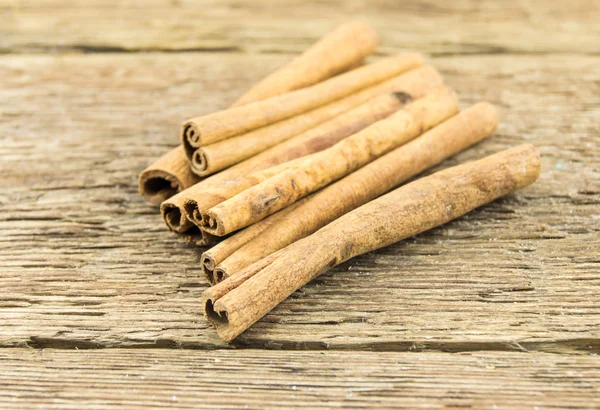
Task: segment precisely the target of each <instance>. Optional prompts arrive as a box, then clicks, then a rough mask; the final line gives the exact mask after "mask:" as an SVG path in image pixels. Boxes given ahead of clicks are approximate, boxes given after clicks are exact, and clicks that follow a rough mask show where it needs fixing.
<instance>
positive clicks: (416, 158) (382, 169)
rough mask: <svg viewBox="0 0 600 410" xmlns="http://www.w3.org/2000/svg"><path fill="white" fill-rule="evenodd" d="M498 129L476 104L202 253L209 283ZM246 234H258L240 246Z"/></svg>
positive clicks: (491, 114) (486, 109)
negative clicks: (299, 204)
mask: <svg viewBox="0 0 600 410" xmlns="http://www.w3.org/2000/svg"><path fill="white" fill-rule="evenodd" d="M497 124H498V118H497V115H496V110H495V109H494V107H493V106H492V105H491V104H489V103H485V102H481V103H478V104H475V105H473V106H471V107H469V108H467V109H466V110H465V111H462V112H461V113H459V114H457V115H455V116H453V117H451V118H449V119H447V120H446V121H444V122H443V123H441V124H439V125H437V126H436V127H434V128H432V129H431V130H429V131H427V132H425V133H424V134H423V135H421V136H419V137H417V138H415V139H414V140H412V141H410V142H408V143H407V144H405V145H403V146H401V147H399V148H396V149H395V150H394V151H391V152H389V153H387V154H385V155H383V156H382V157H380V158H378V159H376V160H375V161H373V162H371V163H369V164H367V165H365V166H364V167H362V168H361V169H359V170H357V171H355V172H353V173H352V174H350V175H348V176H347V177H345V178H342V179H341V180H339V181H337V182H335V183H334V184H331V185H329V186H327V187H325V188H323V189H322V190H320V191H319V192H317V193H315V194H314V195H312V196H310V197H308V198H306V199H305V202H304V203H303V204H302V206H299V207H296V208H294V211H293V212H288V213H286V214H285V217H282V216H281V213H282V212H284V211H287V210H288V209H290V208H291V207H288V208H285V209H284V210H283V211H280V212H278V213H276V214H274V215H271V216H269V217H268V218H266V219H263V220H262V221H260V222H257V223H255V224H254V225H251V226H249V227H248V228H246V229H244V230H242V231H240V232H238V233H236V234H234V235H232V236H231V237H229V238H227V239H225V240H224V241H222V242H221V243H219V245H217V246H215V247H214V248H211V249H209V250H207V251H206V252H204V253H203V254H202V260H203V263H204V265H205V268H204V269H205V271H206V272H209V271H210V277H211V279H212V280H213V281H217V282H220V281H221V280H222V279H223V278H227V277H229V276H231V275H232V274H235V273H236V272H239V271H241V270H242V269H243V268H245V267H246V266H248V265H251V264H252V263H254V262H256V261H258V260H260V259H262V258H264V257H265V256H267V255H269V254H271V253H273V252H275V251H277V250H279V249H282V248H284V247H286V246H288V245H289V244H291V243H293V242H295V241H297V240H299V239H301V238H304V237H305V236H308V235H310V234H312V233H313V232H316V231H317V230H318V229H320V228H322V227H323V226H325V225H327V224H328V223H330V222H332V221H334V220H335V219H337V218H339V217H340V216H342V215H344V214H345V213H347V212H350V211H351V210H352V209H355V208H357V207H359V206H361V205H363V204H365V203H367V202H369V201H371V200H373V199H375V198H377V197H378V196H380V195H382V194H384V193H385V192H387V191H389V190H390V189H392V188H394V187H396V186H398V185H400V184H401V183H403V182H405V181H407V180H408V179H410V178H412V177H413V176H415V175H417V174H419V173H421V172H423V171H424V170H426V169H428V168H431V167H433V166H434V165H436V164H439V163H440V162H442V161H443V160H445V159H446V158H449V157H451V156H453V155H455V154H457V153H458V152H460V151H462V150H464V149H466V148H468V147H469V146H471V145H473V144H475V143H477V142H479V141H481V140H482V139H483V138H485V137H487V136H488V135H490V134H491V133H493V132H494V130H495V129H496V125H497ZM275 219H276V220H277V221H276V223H275ZM248 230H252V231H253V232H259V233H260V234H257V235H255V236H254V237H253V238H252V240H251V241H244V243H243V244H241V245H239V246H238V244H239V243H240V242H241V239H242V238H244V237H246V236H248V233H246V231H248ZM238 237H239V238H238Z"/></svg>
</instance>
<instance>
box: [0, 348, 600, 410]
mask: <svg viewBox="0 0 600 410" xmlns="http://www.w3.org/2000/svg"><path fill="white" fill-rule="evenodd" d="M0 367H1V368H2V372H1V374H0V383H1V384H2V386H3V388H2V390H1V391H0V408H7V409H20V408H23V409H31V408H45V409H58V408H60V409H81V408H86V409H100V408H101V409H107V408H127V409H147V408H181V409H187V408H198V407H201V408H249V409H265V408H348V407H352V408H373V407H377V408H408V409H415V408H436V409H437V408H449V407H450V408H458V407H460V408H499V409H524V408H526V409H535V408H548V409H565V408H569V409H583V408H590V409H592V408H598V407H600V394H599V393H600V358H598V357H592V356H586V357H581V356H579V357H578V356H570V357H565V356H562V355H553V354H543V353H537V354H527V353H515V352H512V353H501V352H487V353H471V354H448V353H421V354H414V353H381V352H380V353H374V352H320V353H318V352H312V353H311V352H268V351H260V350H244V351H234V352H231V351H230V352H228V351H217V352H203V351H189V350H188V351H181V350H172V349H147V350H139V349H129V350H127V349H107V350H100V351H79V352H77V351H64V350H52V349H50V350H48V349H46V350H42V351H31V350H26V349H2V350H0Z"/></svg>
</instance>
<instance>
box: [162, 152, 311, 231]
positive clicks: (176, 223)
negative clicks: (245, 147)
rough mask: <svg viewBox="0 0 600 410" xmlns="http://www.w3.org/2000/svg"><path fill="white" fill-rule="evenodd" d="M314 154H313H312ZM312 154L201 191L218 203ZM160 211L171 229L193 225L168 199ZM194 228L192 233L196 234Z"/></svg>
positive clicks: (298, 164) (304, 161) (302, 162)
mask: <svg viewBox="0 0 600 410" xmlns="http://www.w3.org/2000/svg"><path fill="white" fill-rule="evenodd" d="M312 155H315V154H312ZM312 155H307V156H305V157H301V158H296V159H293V160H291V161H288V162H284V163H283V164H279V165H276V166H274V167H271V168H267V169H265V170H262V171H258V172H255V173H253V174H250V175H247V176H245V177H239V178H235V179H232V180H227V181H224V182H222V183H213V184H212V185H210V188H207V189H206V190H205V191H204V192H203V198H204V199H205V200H206V201H207V202H208V203H215V204H218V203H220V202H222V201H224V200H226V199H227V198H231V197H232V196H234V195H235V194H237V193H239V192H242V191H243V190H245V189H248V188H250V187H252V186H254V185H256V184H258V183H260V182H262V181H264V180H266V179H269V178H271V177H273V176H275V175H277V174H279V173H281V172H283V171H286V170H290V169H294V168H296V167H303V166H305V165H306V164H307V163H308V162H310V160H311V158H312ZM160 213H161V214H162V217H163V219H164V221H165V223H166V224H167V226H168V227H169V229H170V230H171V231H174V232H178V233H184V232H186V231H187V230H189V229H190V228H192V227H193V225H192V224H191V222H190V221H189V220H188V218H187V217H186V216H185V213H184V212H182V211H181V209H180V208H179V207H178V206H176V205H175V204H174V203H173V201H171V200H168V201H165V202H163V203H162V204H161V205H160ZM196 234H197V233H196V230H194V232H193V233H192V235H196Z"/></svg>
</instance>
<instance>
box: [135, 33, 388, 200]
mask: <svg viewBox="0 0 600 410" xmlns="http://www.w3.org/2000/svg"><path fill="white" fill-rule="evenodd" d="M376 45H377V35H376V34H375V32H374V31H373V29H372V28H371V27H369V26H368V25H367V24H365V23H361V22H349V23H346V24H344V25H342V26H340V27H339V28H338V29H336V30H335V31H333V32H332V33H330V34H328V35H326V36H325V37H323V38H322V39H321V40H320V41H318V42H317V43H316V44H314V45H313V46H311V47H310V48H309V49H308V50H306V51H305V52H304V53H303V54H302V55H301V56H299V57H297V58H296V59H294V60H293V61H291V62H290V63H289V64H286V65H285V66H283V67H281V68H279V69H278V70H277V71H275V72H274V73H273V74H271V75H269V76H268V77H267V78H265V79H263V80H262V81H261V82H260V83H259V84H258V85H257V86H256V87H253V88H252V89H250V90H248V92H246V93H245V94H244V95H242V97H240V99H238V100H237V101H236V102H235V104H234V105H235V106H239V105H243V104H248V103H252V102H255V101H260V100H264V99H266V98H270V97H274V96H276V95H280V94H284V93H286V92H289V91H291V90H296V89H299V88H302V87H306V86H309V85H312V84H315V83H317V82H319V81H322V80H324V79H326V78H329V77H331V76H333V75H336V74H339V73H340V72H342V71H344V70H346V69H348V68H352V67H355V66H356V65H357V64H358V63H360V62H361V61H362V60H363V59H364V58H365V57H366V56H367V55H368V54H370V53H371V52H373V50H374V49H375V47H376ZM324 55H327V56H328V57H327V59H325V61H324V57H323V56H324ZM314 67H321V68H320V69H316V68H314ZM303 68H304V70H303ZM284 162H285V161H284ZM199 180H200V178H198V176H196V175H195V174H194V173H193V172H192V171H191V169H190V165H189V160H188V158H187V157H186V155H185V151H184V149H183V146H182V145H180V146H178V147H176V148H173V149H172V150H170V151H169V152H167V153H166V154H165V155H163V156H162V157H160V158H159V159H158V160H156V161H155V162H154V163H153V164H152V165H150V166H149V167H148V168H146V169H145V170H143V171H142V172H141V173H140V175H139V178H138V190H139V192H140V194H141V195H142V196H143V197H144V198H146V199H147V200H148V201H149V202H150V203H152V204H154V205H160V204H161V202H163V201H164V200H166V199H168V198H170V197H171V196H173V195H175V194H176V193H178V192H181V191H183V190H184V189H186V188H189V187H190V186H192V185H194V184H196V183H197V182H198V181H199Z"/></svg>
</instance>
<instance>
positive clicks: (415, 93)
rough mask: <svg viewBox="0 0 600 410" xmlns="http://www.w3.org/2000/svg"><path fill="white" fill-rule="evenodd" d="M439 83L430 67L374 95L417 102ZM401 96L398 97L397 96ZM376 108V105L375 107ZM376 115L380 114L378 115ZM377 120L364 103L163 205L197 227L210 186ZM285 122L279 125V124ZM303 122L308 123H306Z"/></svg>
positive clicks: (317, 148)
mask: <svg viewBox="0 0 600 410" xmlns="http://www.w3.org/2000/svg"><path fill="white" fill-rule="evenodd" d="M441 82H442V79H441V77H440V75H439V73H438V72H437V71H436V70H435V69H434V68H433V67H430V66H424V67H420V68H417V69H415V70H412V71H409V72H408V73H406V74H402V75H400V76H398V77H395V78H394V79H392V80H389V81H387V82H385V83H383V84H381V85H380V86H377V87H378V89H377V90H376V93H375V95H377V93H379V92H381V93H389V92H397V93H403V94H408V95H410V96H411V97H412V98H418V97H421V96H423V95H425V94H426V93H427V92H429V91H431V90H432V89H434V88H436V87H438V86H439V84H441ZM403 94H400V96H402V95H403ZM381 98H388V97H381ZM392 102H393V101H392ZM376 106H379V105H378V104H377V105H376ZM363 110H364V111H363ZM365 113H366V114H367V115H366V116H365V115H364V114H365ZM380 114H382V113H381V112H380ZM382 115H383V114H382ZM378 119H380V115H379V114H377V113H376V112H374V111H372V108H371V102H369V101H367V103H366V104H365V105H364V106H363V107H362V108H361V107H359V108H357V109H356V111H355V112H354V113H348V114H347V115H343V116H340V117H336V118H334V119H332V120H330V121H328V122H325V123H323V124H321V125H319V126H317V127H314V128H311V129H310V130H308V131H305V132H303V133H301V134H298V135H296V136H295V137H293V138H290V139H289V140H287V141H284V142H282V143H281V144H278V145H276V146H274V147H271V148H269V149H267V150H266V151H263V152H261V153H260V154H258V155H255V156H253V157H251V158H248V159H247V160H244V161H242V162H241V163H239V164H236V165H234V166H232V167H230V168H228V169H226V170H223V171H221V172H219V173H218V174H215V175H212V176H211V177H209V178H206V179H205V180H203V181H201V182H200V183H198V184H196V185H194V186H192V187H190V188H188V189H186V190H185V191H183V192H180V193H179V194H177V195H175V196H173V197H172V198H170V199H169V200H168V201H166V202H167V203H168V204H170V205H172V206H173V207H177V208H179V210H180V212H181V214H182V215H183V214H184V212H185V214H186V216H187V218H188V219H189V220H190V221H192V222H194V223H195V224H197V225H201V224H202V220H203V218H204V214H205V213H206V211H207V210H208V209H209V208H211V207H212V206H214V205H216V203H215V202H212V200H210V199H207V198H206V196H205V195H204V192H205V191H206V189H207V188H208V187H209V186H210V185H213V184H217V183H221V182H225V181H227V180H230V179H234V178H237V177H238V176H240V175H247V174H249V173H252V172H256V171H258V170H261V169H265V168H268V167H270V166H274V165H277V164H280V163H283V162H286V161H289V160H291V159H294V158H298V157H301V156H305V155H308V154H311V153H314V152H317V151H321V150H323V149H325V148H328V147H330V146H332V145H334V144H335V143H337V142H339V141H340V140H342V139H343V138H345V137H347V136H349V135H351V134H353V133H355V132H357V131H359V130H360V129H362V128H364V127H366V126H367V125H369V124H370V122H374V121H376V120H378ZM286 121H287V120H286ZM286 121H282V123H283V122H286ZM306 121H309V120H308V119H307V120H306ZM183 223H185V224H186V225H185V226H184V227H182V228H185V229H188V228H191V222H190V223H188V222H185V221H183ZM180 230H181V229H180Z"/></svg>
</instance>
